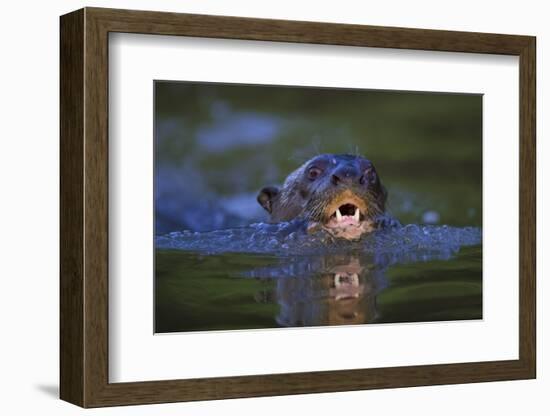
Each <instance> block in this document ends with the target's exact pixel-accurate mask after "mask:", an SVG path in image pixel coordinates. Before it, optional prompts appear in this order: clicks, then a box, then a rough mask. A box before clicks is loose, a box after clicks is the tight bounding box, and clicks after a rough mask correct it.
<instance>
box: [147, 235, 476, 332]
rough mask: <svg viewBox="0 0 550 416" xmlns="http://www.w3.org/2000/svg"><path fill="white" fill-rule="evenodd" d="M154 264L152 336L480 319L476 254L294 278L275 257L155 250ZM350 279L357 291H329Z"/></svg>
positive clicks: (344, 262)
mask: <svg viewBox="0 0 550 416" xmlns="http://www.w3.org/2000/svg"><path fill="white" fill-rule="evenodd" d="M303 261H304V262H305V261H307V262H311V264H318V262H319V258H314V259H312V258H311V257H309V258H306V259H303ZM156 262H157V285H156V305H157V308H156V315H155V322H156V332H178V331H203V330H231V329H248V328H276V327H285V326H317V325H350V324H363V323H390V322H422V321H442V320H464V319H481V318H482V313H481V311H482V276H481V247H480V246H474V247H467V248H463V249H461V250H460V252H459V253H458V254H457V255H456V256H455V257H454V258H453V259H452V260H433V261H425V262H416V263H409V264H397V265H393V266H390V267H387V268H384V267H378V266H377V265H375V264H372V263H371V264H369V263H368V258H367V257H365V258H360V257H357V256H337V255H335V256H332V257H331V256H324V258H323V260H322V262H323V267H320V268H318V269H319V270H313V271H311V270H307V268H306V270H299V269H300V268H299V267H297V268H294V269H293V268H292V267H288V266H289V263H291V261H287V262H285V261H281V259H280V258H278V257H275V256H266V255H250V254H222V255H201V254H197V253H193V252H186V251H180V250H158V251H157V253H156ZM296 269H298V270H296ZM251 272H252V273H251ZM285 272H286V273H287V275H285ZM251 274H252V275H255V276H251ZM354 274H356V275H357V281H356V282H357V284H355V282H354V281H353V280H355V278H351V279H348V281H347V282H343V283H342V284H340V285H339V286H338V288H336V285H335V284H334V279H335V276H336V275H339V276H342V275H344V276H350V275H351V276H353V275H354ZM270 275H271V276H273V277H269V276H270ZM340 279H341V277H340Z"/></svg>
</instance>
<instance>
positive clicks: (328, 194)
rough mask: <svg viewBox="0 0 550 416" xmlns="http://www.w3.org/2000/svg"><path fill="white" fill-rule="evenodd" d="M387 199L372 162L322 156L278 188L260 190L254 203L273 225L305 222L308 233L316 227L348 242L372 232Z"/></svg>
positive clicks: (363, 159) (354, 157)
mask: <svg viewBox="0 0 550 416" xmlns="http://www.w3.org/2000/svg"><path fill="white" fill-rule="evenodd" d="M386 195H387V194H386V190H385V189H384V187H383V186H382V183H381V182H380V178H379V177H378V174H377V172H376V169H375V168H374V165H373V164H372V162H370V161H369V160H367V159H365V158H364V157H361V156H354V155H334V154H326V155H320V156H316V157H314V158H312V159H310V160H309V161H307V162H306V163H304V164H303V165H302V166H300V167H299V168H298V169H296V170H295V171H294V172H292V173H291V174H290V175H289V176H288V177H287V178H286V180H285V182H284V184H283V186H282V187H281V188H279V187H276V186H268V187H265V188H263V189H262V190H261V191H260V193H259V194H258V202H259V203H260V205H261V206H262V207H264V209H265V210H266V211H267V212H269V213H270V215H271V220H272V221H290V220H292V219H295V218H303V219H305V220H307V221H308V228H309V229H314V228H317V227H319V226H320V227H322V228H324V229H326V230H327V231H328V232H330V233H331V234H332V235H334V236H335V237H340V238H345V239H350V240H352V239H358V238H359V237H361V235H363V234H364V233H367V232H370V231H373V230H374V229H375V228H376V218H377V217H379V216H380V215H382V214H384V212H385V204H386Z"/></svg>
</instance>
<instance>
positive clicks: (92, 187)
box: [60, 8, 536, 407]
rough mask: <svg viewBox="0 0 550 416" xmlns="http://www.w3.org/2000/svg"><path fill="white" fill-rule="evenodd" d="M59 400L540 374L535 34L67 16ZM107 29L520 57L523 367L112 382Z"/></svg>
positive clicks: (150, 15) (122, 400) (94, 12)
mask: <svg viewBox="0 0 550 416" xmlns="http://www.w3.org/2000/svg"><path fill="white" fill-rule="evenodd" d="M60 27H61V45H60V46H61V51H60V52H61V61H60V64H61V121H60V123H61V127H60V129H61V182H60V186H61V201H60V202H61V243H60V244H61V246H60V252H61V256H60V261H61V268H60V274H61V276H60V277H61V286H60V296H61V303H60V312H61V313H60V331H61V333H60V341H61V347H60V359H61V365H60V376H61V386H60V396H61V399H63V400H66V401H68V402H71V403H74V404H76V405H79V406H82V407H100V406H114V405H130V404H145V403H162V402H177V401H190V400H211V399H225V398H237V397H254V396H269V395H285V394H299V393H319V392H336V391H350V390H362V389H377V388H395V387H409V386H423V385H438V384H453V383H473V382H486V381H497V380H517V379H529V378H535V375H536V345H535V344H536V342H535V341H536V334H535V310H536V308H535V248H536V246H535V244H536V242H535V241H536V239H535V214H536V212H535V104H536V98H535V49H536V48H535V38H534V37H530V36H516V35H500V34H486V33H467V32H452V31H439V30H421V29H404V28H390V27H376V26H361V25H345V24H329V23H313V22H297V21H284V20H264V19H252V18H239V17H225V16H206V15H189V14H176V13H164V12H148V11H130V10H114V9H100V8H85V9H81V10H78V11H75V12H72V13H69V14H67V15H64V16H62V17H61V22H60ZM110 32H127V33H141V34H152V35H175V36H193V37H207V38H226V39H246V40H259V41H278V42H298V43H312V44H330V45H347V46H359V47H361V46H368V47H381V48H382V47H383V48H397V49H416V50H430V51H448V52H469V53H483V54H503V55H515V56H519V66H520V80H519V85H520V93H519V97H520V100H519V101H520V108H519V114H520V143H519V152H520V189H519V195H520V224H519V227H520V253H519V256H520V268H519V270H518V273H519V311H520V315H519V341H520V342H519V359H518V360H506V361H491V362H471V363H456V364H437V365H415V366H405V367H389V368H366V369H354V370H339V371H323V372H308V373H288V374H266V375H253V376H238V377H221V378H203V379H181V380H170V381H146V382H132V383H110V382H109V379H108V361H109V354H108V287H109V285H108V281H109V280H108V279H109V276H108V223H109V216H108V171H109V166H108V140H109V139H108V65H109V62H108V35H109V33H110Z"/></svg>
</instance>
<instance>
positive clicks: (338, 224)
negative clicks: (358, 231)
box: [326, 202, 365, 228]
mask: <svg viewBox="0 0 550 416" xmlns="http://www.w3.org/2000/svg"><path fill="white" fill-rule="evenodd" d="M364 219H365V214H364V213H363V212H361V209H360V208H359V207H358V206H357V205H355V204H353V203H351V202H346V203H344V204H341V205H339V206H338V207H336V209H335V210H334V212H333V213H332V214H331V215H330V217H329V219H328V221H327V223H326V226H327V227H331V228H342V227H348V226H357V227H358V226H360V225H361V222H362V221H364Z"/></svg>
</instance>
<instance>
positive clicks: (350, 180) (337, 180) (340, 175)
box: [330, 164, 361, 186]
mask: <svg viewBox="0 0 550 416" xmlns="http://www.w3.org/2000/svg"><path fill="white" fill-rule="evenodd" d="M360 178H361V174H360V171H359V169H357V167H356V166H355V165H352V164H346V165H340V166H338V167H337V168H336V169H335V170H334V171H333V172H332V175H331V177H330V181H331V183H332V184H333V185H348V186H351V185H353V184H354V183H359V180H360Z"/></svg>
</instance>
